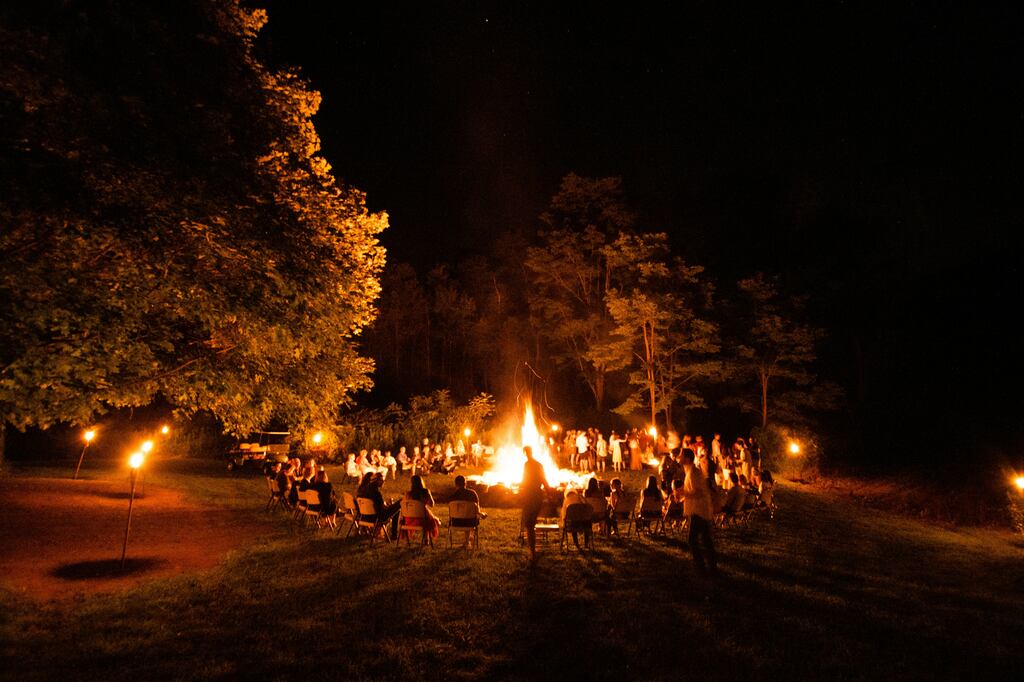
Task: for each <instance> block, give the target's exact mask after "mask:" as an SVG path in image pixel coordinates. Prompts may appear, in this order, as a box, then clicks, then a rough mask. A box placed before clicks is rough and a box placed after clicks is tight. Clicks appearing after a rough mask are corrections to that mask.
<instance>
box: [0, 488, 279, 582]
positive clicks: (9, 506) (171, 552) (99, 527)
mask: <svg viewBox="0 0 1024 682" xmlns="http://www.w3.org/2000/svg"><path fill="white" fill-rule="evenodd" d="M127 488H128V486H127V482H126V481H71V480H68V479H56V478H16V477H3V478H0V585H2V586H3V587H4V588H6V589H10V590H13V591H14V592H16V593H19V594H23V595H27V596H30V597H34V598H38V599H43V600H51V599H57V600H64V599H69V598H73V597H75V596H76V595H80V594H82V595H87V594H91V593H94V592H98V591H111V590H118V589H123V588H125V587H129V586H132V585H136V584H139V583H142V582H145V581H148V580H153V579H154V578H162V577H167V576H172V575H177V574H181V573H188V572H191V571H195V570H201V569H204V568H209V567H211V566H214V565H215V564H217V563H218V562H219V561H220V560H221V559H223V558H224V556H225V554H227V552H229V551H231V550H233V549H237V548H239V547H243V546H246V545H250V544H252V543H253V541H254V540H255V539H256V538H258V537H259V536H260V534H262V533H263V532H265V531H266V530H267V529H268V528H269V523H270V522H269V521H268V522H266V523H264V522H262V521H260V520H259V519H258V518H254V517H253V516H252V515H251V514H247V513H245V512H241V511H237V510H226V509H210V508H203V507H200V506H198V505H197V504H196V503H193V502H191V501H188V500H186V499H184V498H183V497H182V496H181V494H180V493H178V492H175V491H173V490H168V489H166V488H159V487H156V486H153V485H148V484H147V485H146V486H145V490H144V494H143V495H142V496H141V497H140V496H137V497H136V499H135V507H134V511H133V516H132V528H131V536H130V539H129V543H128V554H127V559H128V561H127V562H126V567H125V570H123V571H122V570H121V568H120V557H121V546H122V541H123V539H124V528H125V520H126V518H127V511H128V490H127Z"/></svg>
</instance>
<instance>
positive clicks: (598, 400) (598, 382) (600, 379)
mask: <svg viewBox="0 0 1024 682" xmlns="http://www.w3.org/2000/svg"><path fill="white" fill-rule="evenodd" d="M594 405H595V406H596V407H597V411H598V412H602V411H603V410H604V372H603V371H601V370H597V374H596V375H595V376H594Z"/></svg>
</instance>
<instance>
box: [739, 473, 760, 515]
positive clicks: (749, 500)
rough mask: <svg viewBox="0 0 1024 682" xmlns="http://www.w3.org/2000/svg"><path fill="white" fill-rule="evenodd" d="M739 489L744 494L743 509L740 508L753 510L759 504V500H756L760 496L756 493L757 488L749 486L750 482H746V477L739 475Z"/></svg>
mask: <svg viewBox="0 0 1024 682" xmlns="http://www.w3.org/2000/svg"><path fill="white" fill-rule="evenodd" d="M740 488H742V489H743V493H744V497H743V507H741V509H743V510H747V509H753V508H754V507H756V506H758V505H759V504H760V503H761V500H759V499H758V498H759V497H760V495H761V494H760V493H759V492H758V490H757V488H755V487H754V486H752V485H750V482H749V481H747V477H746V476H744V475H743V474H740Z"/></svg>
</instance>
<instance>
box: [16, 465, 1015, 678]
mask: <svg viewBox="0 0 1024 682" xmlns="http://www.w3.org/2000/svg"><path fill="white" fill-rule="evenodd" d="M45 473H49V474H52V473H53V472H52V471H50V472H47V471H44V470H38V469H33V470H29V469H22V470H17V469H16V470H15V471H14V472H13V473H11V474H8V475H15V476H37V475H42V474H45ZM102 474H103V472H100V475H102ZM92 475H97V474H96V472H92ZM149 477H150V478H149V484H150V485H161V486H166V487H171V488H177V489H181V490H183V491H185V492H186V493H187V494H188V495H190V496H193V497H194V498H196V499H199V500H202V501H205V502H209V503H212V504H219V505H226V506H237V507H240V508H247V509H251V510H252V513H253V514H254V515H255V514H263V511H262V505H263V502H264V500H265V485H264V483H263V481H262V479H260V478H258V477H255V476H250V475H246V474H228V473H226V472H222V471H220V470H219V468H217V467H216V465H215V463H212V462H210V463H207V462H194V461H180V462H177V463H167V464H166V465H165V466H163V467H161V468H160V470H158V471H153V472H151V473H150V474H149ZM336 480H340V478H339V479H336ZM407 480H408V479H405V481H401V483H402V484H403V485H405V484H406V482H407ZM629 483H631V484H632V487H633V489H636V487H637V484H638V483H639V479H638V478H637V479H633V480H631V481H630V482H629ZM428 484H429V486H430V487H431V489H432V490H433V491H434V492H435V495H436V496H438V497H444V496H445V495H446V494H447V493H448V492H449V491H450V489H451V482H450V479H449V478H447V477H438V476H435V477H431V478H430V479H429V480H428ZM399 491H400V488H399V487H397V486H395V484H391V483H389V484H388V486H387V488H386V489H385V494H391V495H395V494H398V493H399ZM777 499H778V502H779V505H780V512H779V514H778V515H777V516H776V518H775V519H774V521H769V520H768V519H767V518H763V517H762V518H759V519H757V520H755V521H753V522H752V523H751V524H750V525H749V526H748V527H744V528H733V529H725V530H722V531H719V532H718V534H717V536H716V541H717V545H718V549H719V554H720V557H721V559H720V568H721V575H720V577H719V579H718V580H715V581H713V582H710V581H707V580H703V579H700V578H698V576H697V575H696V573H695V572H694V570H693V567H692V563H691V562H690V559H689V555H688V553H687V552H686V550H685V548H684V547H683V546H682V544H681V542H680V541H678V540H675V539H667V540H666V539H658V540H650V539H645V540H643V541H636V540H632V541H617V540H607V539H603V538H599V539H598V540H597V546H596V549H595V551H593V552H591V553H589V554H586V555H578V554H576V553H575V552H573V553H569V554H566V555H563V554H561V553H560V552H559V551H558V546H557V542H555V543H553V544H551V545H548V546H547V547H545V548H544V549H543V550H542V556H541V557H540V559H539V561H538V562H537V564H536V565H535V566H532V567H531V566H530V565H529V564H528V562H527V560H526V556H525V555H526V553H525V551H524V550H523V549H522V548H521V547H520V545H519V543H518V541H517V539H516V531H517V528H518V512H517V511H516V510H513V509H491V510H488V511H489V518H488V519H487V520H486V521H484V525H483V532H482V544H483V549H482V550H481V551H479V552H468V551H466V550H462V549H451V550H450V549H448V548H447V543H446V542H441V543H439V544H438V546H436V547H434V548H432V549H430V548H417V547H413V548H406V547H404V546H403V547H401V548H397V549H396V547H394V546H379V545H378V546H375V547H373V548H371V547H369V546H368V544H367V543H366V542H365V541H355V540H352V539H349V540H346V539H344V538H342V537H338V536H335V535H334V534H333V533H328V532H316V531H313V530H311V529H309V528H306V529H301V528H297V527H296V526H295V525H294V524H292V523H291V522H290V521H289V520H287V519H286V517H285V516H284V515H280V516H279V519H278V521H279V522H278V523H277V524H275V525H273V526H272V530H271V532H269V533H268V534H267V535H266V536H264V537H260V538H256V539H254V541H253V542H252V543H251V545H249V546H248V548H247V549H245V550H244V551H240V552H236V553H234V554H232V555H230V556H229V557H227V559H226V560H225V561H224V562H223V563H222V564H221V565H220V566H219V567H218V568H216V569H213V570H209V571H206V572H204V573H200V574H194V575H190V576H183V577H178V578H173V579H163V580H158V581H154V582H151V583H149V584H147V585H144V586H142V587H138V588H131V589H129V590H127V591H123V592H119V593H116V594H105V595H96V596H92V597H87V598H83V599H79V600H75V601H71V602H67V601H65V602H53V603H45V604H41V603H39V602H34V601H31V600H29V599H27V598H22V597H16V596H14V594H13V593H11V592H6V593H4V594H3V601H4V609H3V611H2V613H3V616H2V621H0V642H2V650H0V657H2V658H0V676H2V677H4V678H8V679H54V678H64V679H96V678H104V679H127V678H131V679H140V680H149V679H169V678H257V677H258V678H266V679H307V680H308V679H399V678H402V679H439V678H446V679H453V678H454V679H458V678H485V679H552V678H561V679H577V678H579V679H587V678H589V679H620V680H621V679H670V678H671V679H687V678H701V679H709V678H710V679H762V678H771V679H775V680H789V679H808V678H812V679H821V678H828V679H892V678H902V679H906V678H913V679H921V678H941V679H965V678H968V677H971V678H979V677H985V678H987V677H1001V678H1003V679H1009V678H1012V677H1015V676H1016V675H1015V674H1014V673H1015V672H1016V674H1020V670H1022V665H1024V655H1022V649H1024V564H1022V561H1024V549H1022V545H1021V544H1020V543H1019V542H1018V541H1017V540H1015V538H1014V536H1012V535H1010V534H1009V533H999V532H994V531H987V530H986V531H982V530H966V531H950V530H947V529H942V528H938V527H935V526H929V525H925V524H922V523H919V522H916V521H912V520H907V519H904V518H899V517H894V516H889V515H886V514H884V513H880V512H875V511H866V510H863V509H861V508H859V507H856V506H853V505H850V504H849V503H848V502H845V501H843V500H841V499H840V498H835V497H830V496H827V495H825V494H821V493H818V492H812V491H809V490H806V489H802V488H801V487H799V486H797V485H795V484H790V483H785V482H782V483H781V484H780V486H779V490H778V495H777ZM141 513H142V510H141V509H140V514H141ZM441 515H442V518H444V514H443V513H442V514H441ZM140 522H142V521H140ZM443 539H444V534H443V533H442V540H443Z"/></svg>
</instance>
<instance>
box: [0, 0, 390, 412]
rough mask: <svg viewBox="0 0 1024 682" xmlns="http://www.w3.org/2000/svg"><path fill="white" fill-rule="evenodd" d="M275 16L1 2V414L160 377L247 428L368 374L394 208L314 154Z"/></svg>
mask: <svg viewBox="0 0 1024 682" xmlns="http://www.w3.org/2000/svg"><path fill="white" fill-rule="evenodd" d="M11 4H12V5H13V4H14V3H11ZM265 21H266V16H265V14H264V13H263V12H262V11H260V10H255V11H249V10H244V9H242V8H241V7H240V6H239V4H238V2H237V0H191V1H182V2H176V3H173V4H168V5H161V4H159V3H157V4H153V3H138V4H136V3H131V2H117V1H115V0H108V1H107V2H90V3H77V2H70V3H69V2H33V3H21V5H20V6H17V7H12V6H5V7H4V9H0V60H2V61H0V66H2V68H0V117H2V122H3V125H2V126H0V176H2V177H4V178H5V187H4V192H3V194H2V196H0V410H2V413H0V417H2V420H3V421H6V422H8V423H11V424H14V425H16V426H18V427H25V426H31V425H35V426H40V427H46V426H48V425H50V424H53V423H55V422H58V421H70V422H79V423H80V422H85V421H88V420H89V419H91V418H92V417H93V416H94V415H95V414H96V413H98V412H102V411H103V410H105V409H107V408H108V407H110V406H127V405H141V404H146V403H148V402H150V401H152V400H153V399H154V398H155V397H156V396H157V395H162V396H163V397H164V398H165V399H166V400H168V401H169V402H170V403H171V404H173V405H175V406H177V407H178V408H180V409H182V410H184V411H186V412H194V411H198V410H208V411H210V412H212V413H213V414H214V415H216V416H217V417H218V418H220V419H221V420H222V421H223V422H224V424H225V426H226V427H227V428H228V429H229V430H233V431H246V430H250V429H253V428H255V427H258V426H259V425H261V424H264V423H266V422H267V421H268V420H270V419H271V418H275V417H276V418H280V419H283V420H285V421H286V422H288V423H291V424H294V425H303V424H309V423H312V422H317V421H320V420H328V419H332V418H333V417H334V413H335V411H336V409H337V407H338V405H339V404H342V403H345V402H347V401H348V400H349V399H350V397H351V395H352V394H353V392H355V391H357V390H359V389H363V388H367V387H368V386H369V385H370V379H369V376H368V375H369V372H370V371H371V370H372V368H373V366H372V362H371V361H370V360H368V359H366V358H364V357H361V356H360V355H359V353H358V352H357V349H356V346H355V337H356V336H357V335H358V334H359V332H360V331H361V329H362V328H363V327H364V326H365V325H367V324H368V323H370V322H371V321H372V319H373V316H374V301H375V299H376V297H377V295H378V293H379V282H378V278H379V273H380V269H381V267H382V266H383V262H384V249H383V248H382V247H381V246H380V245H379V244H378V242H377V238H376V235H378V234H379V233H380V231H381V230H383V229H384V228H385V227H386V225H387V218H386V216H385V215H383V214H371V213H369V212H368V211H367V209H366V207H365V204H364V196H363V194H362V193H360V192H358V191H356V190H355V189H352V188H349V187H346V186H344V185H343V184H341V183H338V182H336V181H335V178H334V177H333V175H332V173H331V169H330V166H329V165H328V163H327V162H326V161H325V159H324V158H323V157H322V156H320V155H319V150H320V142H319V138H318V136H317V133H316V131H315V129H314V127H313V123H312V120H311V119H312V116H313V115H314V113H315V112H316V110H317V107H318V105H319V94H318V93H316V92H313V91H311V90H310V89H309V88H308V87H307V85H306V84H305V82H304V81H303V80H302V79H301V78H300V77H299V76H298V75H297V74H296V73H294V72H287V71H285V72H274V71H271V70H269V69H268V68H266V67H265V66H264V65H263V64H261V63H260V62H259V60H258V59H257V57H256V54H255V51H254V46H253V42H254V39H255V36H256V34H257V32H258V31H259V29H260V27H261V26H262V25H263V23H264V22H265ZM199 74H201V77H199Z"/></svg>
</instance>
